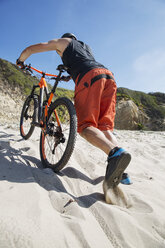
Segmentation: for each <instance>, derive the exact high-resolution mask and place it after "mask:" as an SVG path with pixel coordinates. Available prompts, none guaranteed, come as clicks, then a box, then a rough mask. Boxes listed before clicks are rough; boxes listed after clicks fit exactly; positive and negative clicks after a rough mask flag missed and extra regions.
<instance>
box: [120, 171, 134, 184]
mask: <svg viewBox="0 0 165 248" xmlns="http://www.w3.org/2000/svg"><path fill="white" fill-rule="evenodd" d="M120 183H122V184H126V185H130V184H132V182H131V179H130V177H129V175H128V174H127V173H123V174H122V178H121V181H120Z"/></svg>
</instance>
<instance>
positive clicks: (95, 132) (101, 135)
mask: <svg viewBox="0 0 165 248" xmlns="http://www.w3.org/2000/svg"><path fill="white" fill-rule="evenodd" d="M80 135H81V136H82V137H83V138H84V139H86V140H87V141H88V142H90V143H91V144H92V145H94V146H96V147H98V148H100V149H101V150H102V151H104V152H105V153H106V154H107V155H108V154H109V153H110V151H111V150H112V149H113V148H114V147H115V146H116V142H117V141H116V140H115V137H113V135H112V134H110V133H109V132H107V131H105V132H102V131H100V130H99V129H98V128H96V127H93V126H90V127H86V128H85V129H83V131H82V132H81V133H80Z"/></svg>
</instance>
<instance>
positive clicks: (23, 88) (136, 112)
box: [0, 59, 165, 130]
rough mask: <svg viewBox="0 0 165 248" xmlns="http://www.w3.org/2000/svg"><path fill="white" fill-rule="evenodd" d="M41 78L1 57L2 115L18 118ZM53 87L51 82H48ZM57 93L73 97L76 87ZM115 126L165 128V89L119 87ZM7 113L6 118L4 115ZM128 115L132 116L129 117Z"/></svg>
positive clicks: (125, 127) (123, 127)
mask: <svg viewBox="0 0 165 248" xmlns="http://www.w3.org/2000/svg"><path fill="white" fill-rule="evenodd" d="M37 82H38V79H37V78H36V77H35V76H31V75H30V74H29V73H28V72H23V71H22V70H20V69H19V68H18V67H17V66H16V65H14V64H12V63H10V62H8V61H6V60H4V59H0V94H1V100H0V104H1V107H2V110H1V113H0V118H1V119H2V120H3V122H5V120H4V119H5V118H6V117H8V116H10V117H11V118H9V119H10V120H13V121H16V120H17V119H18V118H19V115H20V109H21V108H22V104H23V99H24V98H25V96H26V95H28V94H29V93H30V91H31V88H32V86H33V84H34V83H37ZM48 86H49V88H51V85H50V84H49V85H48ZM56 96H57V97H61V96H66V97H68V98H70V99H72V100H73V97H74V91H72V90H66V89H62V88H58V89H57V91H56ZM9 106H10V110H9ZM116 112H117V114H116V121H115V123H116V124H115V127H116V128H118V129H132V130H134V129H146V130H165V93H161V92H156V93H148V94H146V93H144V92H140V91H133V90H130V89H127V88H118V90H117V107H116ZM4 117H5V118H4ZM128 118H129V119H130V118H131V119H130V120H129V121H128Z"/></svg>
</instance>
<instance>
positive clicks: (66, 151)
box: [40, 97, 77, 172]
mask: <svg viewBox="0 0 165 248" xmlns="http://www.w3.org/2000/svg"><path fill="white" fill-rule="evenodd" d="M56 113H57V115H58V118H59V121H60V126H59V124H58V120H57V117H56ZM76 135H77V118H76V111H75V108H74V105H73V103H72V102H71V101H70V100H69V99H68V98H66V97H62V98H58V99H57V100H56V101H55V102H54V103H53V104H52V105H51V107H50V109H49V111H48V121H47V130H44V129H43V130H42V132H41V136H40V156H41V161H42V163H43V166H44V167H49V168H52V169H53V170H54V171H55V172H58V171H60V170H61V169H62V168H63V167H64V166H65V165H66V164H67V162H68V160H69V159H70V157H71V155H72V152H73V149H74V146H75V141H76Z"/></svg>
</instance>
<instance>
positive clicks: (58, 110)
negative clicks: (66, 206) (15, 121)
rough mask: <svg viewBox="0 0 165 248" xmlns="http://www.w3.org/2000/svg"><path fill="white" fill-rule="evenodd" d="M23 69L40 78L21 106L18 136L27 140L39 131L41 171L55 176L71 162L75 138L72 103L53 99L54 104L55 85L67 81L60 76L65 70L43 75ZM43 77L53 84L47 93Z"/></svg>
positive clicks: (30, 68) (25, 66)
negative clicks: (50, 172) (47, 171)
mask: <svg viewBox="0 0 165 248" xmlns="http://www.w3.org/2000/svg"><path fill="white" fill-rule="evenodd" d="M23 69H25V70H27V71H29V72H30V73H33V71H36V72H37V73H39V74H41V75H42V76H41V78H40V81H39V83H38V84H37V85H33V88H32V90H31V93H30V95H29V96H28V97H27V98H26V100H25V102H24V105H23V108H22V112H21V118H20V133H21V136H22V137H23V138H24V139H25V140H27V139H29V138H30V136H31V135H32V133H33V132H34V129H35V127H39V128H41V135H40V157H41V161H42V164H43V166H44V167H49V168H52V169H53V170H54V172H58V171H60V170H61V169H62V168H63V167H64V166H65V165H66V164H67V162H68V160H69V159H70V157H71V154H72V152H73V150H74V146H75V141H76V134H77V119H76V111H75V108H74V105H73V103H72V101H71V100H69V98H67V97H60V98H56V99H55V101H53V97H54V96H55V92H56V89H57V85H58V83H59V82H60V81H68V80H69V79H70V77H69V76H62V73H63V72H65V71H66V70H67V68H66V67H65V66H64V65H59V66H58V67H57V70H58V71H59V74H58V75H54V74H49V73H45V72H42V71H40V70H38V69H36V68H34V67H32V66H31V65H24V68H23ZM46 76H47V77H51V78H50V79H53V80H55V82H54V85H53V87H52V89H51V91H50V92H49V90H48V85H47V82H46V79H45V77H46ZM37 89H38V90H37ZM55 97H56V96H55Z"/></svg>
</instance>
